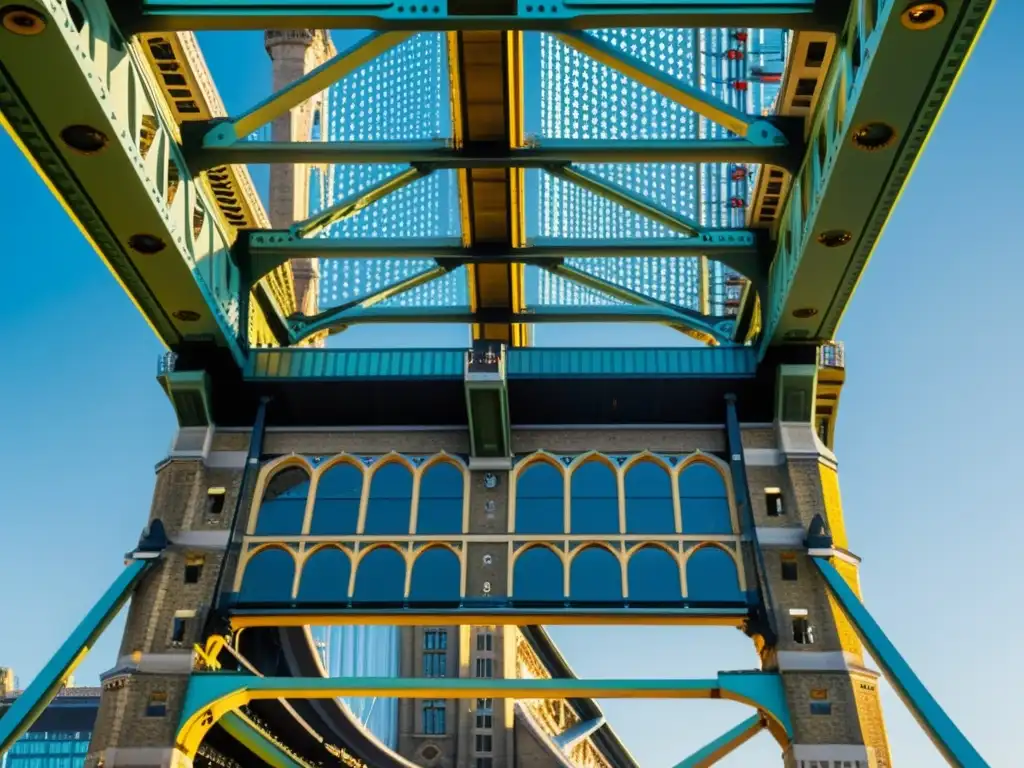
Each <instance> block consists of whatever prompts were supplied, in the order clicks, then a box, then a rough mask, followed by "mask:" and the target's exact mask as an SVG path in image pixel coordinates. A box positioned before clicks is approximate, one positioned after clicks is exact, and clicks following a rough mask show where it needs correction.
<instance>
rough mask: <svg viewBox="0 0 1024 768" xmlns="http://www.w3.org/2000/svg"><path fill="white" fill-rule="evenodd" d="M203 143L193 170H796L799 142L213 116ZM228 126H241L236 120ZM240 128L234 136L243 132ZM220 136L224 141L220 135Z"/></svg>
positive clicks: (192, 155)
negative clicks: (419, 129) (485, 135)
mask: <svg viewBox="0 0 1024 768" xmlns="http://www.w3.org/2000/svg"><path fill="white" fill-rule="evenodd" d="M206 130H207V131H208V133H207V138H206V139H205V140H204V141H203V144H202V146H197V147H190V146H189V144H188V142H187V140H186V143H185V149H184V152H185V158H186V159H187V160H188V163H189V167H190V168H191V169H192V170H193V171H194V172H198V171H203V170H209V169H210V168H216V167H218V166H221V165H237V164H266V163H307V164H318V163H328V164H338V165H363V164H369V163H380V164H383V165H416V166H422V167H425V168H430V169H433V170H440V169H446V168H544V167H546V166H549V165H568V164H570V163H606V164H609V163H750V164H762V165H773V166H776V167H779V168H785V169H787V170H789V171H795V170H796V169H797V167H798V166H799V163H800V161H801V160H802V159H803V150H802V148H797V149H795V150H794V149H793V148H791V147H785V146H783V147H777V146H759V145H757V144H754V143H753V142H751V141H748V140H746V139H678V140H674V141H670V140H655V141H572V140H567V139H547V140H544V141H541V142H540V143H539V144H537V145H533V146H529V147H523V148H521V149H510V148H509V146H508V144H507V143H506V144H499V143H498V142H473V143H466V144H464V145H463V146H461V147H458V148H456V147H453V146H452V142H451V140H450V139H433V140H427V141H339V142H329V141H228V140H227V138H224V139H221V136H222V135H223V136H226V134H227V133H228V132H229V131H231V130H232V128H231V125H230V124H224V123H219V122H211V123H209V124H208V127H207V128H206ZM233 130H234V133H233V134H232V135H234V134H237V133H238V131H239V130H240V129H239V128H238V127H237V126H236V127H235V128H234V129H233ZM243 137H244V135H243V136H240V137H239V138H243ZM225 142H226V143H225Z"/></svg>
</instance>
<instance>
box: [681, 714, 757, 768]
mask: <svg viewBox="0 0 1024 768" xmlns="http://www.w3.org/2000/svg"><path fill="white" fill-rule="evenodd" d="M764 727H765V722H764V718H763V717H762V716H761V714H760V713H758V714H756V715H753V716H751V717H748V718H747V719H746V720H744V721H743V722H742V723H740V724H739V725H737V726H735V727H734V728H730V729H729V730H728V731H726V732H725V733H723V734H722V735H721V736H719V737H718V738H717V739H715V740H714V741H712V742H710V743H708V744H706V745H705V746H703V747H701V748H700V749H698V750H697V751H696V752H694V753H693V754H692V755H690V756H689V757H688V758H686V759H685V760H683V762H681V763H679V764H678V765H676V768H709V766H712V765H714V764H715V763H717V762H718V761H719V760H721V759H722V758H723V757H725V756H726V755H728V754H729V753H730V752H733V751H735V750H736V749H738V748H739V747H741V746H743V745H744V744H746V743H747V742H748V741H750V739H752V738H753V737H754V736H756V735H757V734H759V733H760V732H761V731H762V729H764Z"/></svg>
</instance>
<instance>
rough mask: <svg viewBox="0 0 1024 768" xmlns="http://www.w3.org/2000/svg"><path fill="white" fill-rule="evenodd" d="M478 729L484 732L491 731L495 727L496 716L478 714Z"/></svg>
mask: <svg viewBox="0 0 1024 768" xmlns="http://www.w3.org/2000/svg"><path fill="white" fill-rule="evenodd" d="M476 727H477V728H479V729H480V730H482V731H489V730H491V728H493V727H494V716H493V715H491V714H489V713H484V712H477V713H476Z"/></svg>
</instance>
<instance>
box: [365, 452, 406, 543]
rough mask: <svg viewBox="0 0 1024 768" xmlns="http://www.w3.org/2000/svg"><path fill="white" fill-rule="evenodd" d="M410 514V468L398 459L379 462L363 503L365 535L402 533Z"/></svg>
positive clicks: (404, 531) (399, 534)
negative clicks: (379, 464)
mask: <svg viewBox="0 0 1024 768" xmlns="http://www.w3.org/2000/svg"><path fill="white" fill-rule="evenodd" d="M411 514H412V471H411V470H410V469H409V468H408V467H407V466H406V465H405V464H404V463H402V462H400V461H390V462H388V463H387V464H382V465H381V466H379V467H378V468H377V470H376V471H375V472H374V473H373V479H372V480H371V481H370V497H369V501H368V502H367V504H366V524H365V526H364V528H363V533H365V534H367V535H368V536H405V535H408V533H409V520H410V516H411Z"/></svg>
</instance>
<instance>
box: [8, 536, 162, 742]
mask: <svg viewBox="0 0 1024 768" xmlns="http://www.w3.org/2000/svg"><path fill="white" fill-rule="evenodd" d="M166 546H167V536H166V534H165V533H164V527H163V524H162V523H161V522H160V521H159V520H154V521H153V522H152V523H151V524H150V526H149V527H148V528H147V529H146V530H145V531H144V532H143V535H142V538H141V539H140V540H139V544H138V546H137V547H136V548H135V550H134V551H133V552H130V553H129V554H128V555H126V556H125V557H126V567H125V569H124V570H123V571H121V573H120V574H118V576H117V578H116V579H114V583H113V584H111V585H110V587H108V588H107V591H106V592H104V593H103V596H102V597H100V599H99V600H98V601H97V602H96V604H95V605H93V607H92V608H91V609H90V610H89V612H88V613H87V614H86V615H85V618H84V619H82V621H81V622H80V623H79V625H78V626H77V627H75V629H74V631H73V632H72V633H71V634H70V635H69V636H68V639H67V640H65V641H64V643H63V644H62V645H61V646H60V648H58V649H57V652H56V653H54V654H53V657H52V658H51V659H50V661H48V662H47V663H46V666H44V667H43V669H42V671H41V672H40V673H39V674H38V675H37V676H36V677H35V679H34V680H33V681H32V682H31V683H30V684H29V686H28V688H26V689H25V690H24V691H23V692H22V694H21V695H20V696H18V698H17V699H15V701H14V703H13V704H12V705H11V707H10V709H8V710H7V712H5V713H4V716H3V717H0V757H2V756H3V755H4V754H6V752H7V750H8V749H10V748H11V746H12V745H13V744H14V742H16V741H17V740H18V739H20V738H21V737H22V735H24V733H25V732H26V731H27V730H28V729H29V728H31V727H32V723H34V722H35V721H36V718H38V717H39V715H41V714H42V712H43V710H44V709H46V707H47V706H48V705H49V704H50V702H51V701H53V697H54V696H56V695H57V692H58V691H60V689H61V686H63V685H64V683H65V681H66V680H67V679H68V676H69V675H71V674H72V673H73V672H74V671H75V668H76V667H77V666H78V665H79V664H80V663H81V662H82V660H83V659H84V658H85V657H86V655H87V654H88V653H89V650H90V649H91V648H92V646H93V644H94V643H95V642H96V640H97V638H99V636H100V635H102V634H103V630H105V629H106V628H107V625H109V624H110V622H111V621H112V620H113V618H114V617H115V616H117V614H118V611H120V610H121V608H122V607H123V606H124V604H125V603H126V602H127V601H128V599H129V598H130V597H131V596H132V593H133V592H134V591H135V587H136V586H137V585H138V583H139V581H140V580H141V579H142V577H143V576H145V574H146V572H147V571H149V569H150V568H151V567H152V566H153V564H154V563H155V562H156V561H157V560H158V559H159V558H160V555H161V553H162V552H163V550H164V549H165V548H166Z"/></svg>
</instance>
